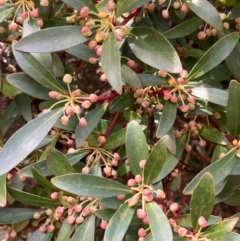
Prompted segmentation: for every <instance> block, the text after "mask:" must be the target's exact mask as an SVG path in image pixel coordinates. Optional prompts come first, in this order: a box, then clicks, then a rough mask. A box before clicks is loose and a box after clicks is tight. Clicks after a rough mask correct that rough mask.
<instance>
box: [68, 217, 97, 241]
mask: <svg viewBox="0 0 240 241" xmlns="http://www.w3.org/2000/svg"><path fill="white" fill-rule="evenodd" d="M94 233H95V215H93V214H91V215H89V216H88V217H86V219H85V220H84V222H83V224H81V226H79V228H78V229H77V230H76V232H75V234H74V235H73V237H72V238H71V241H85V240H89V241H94Z"/></svg>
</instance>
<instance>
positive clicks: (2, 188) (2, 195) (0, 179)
mask: <svg viewBox="0 0 240 241" xmlns="http://www.w3.org/2000/svg"><path fill="white" fill-rule="evenodd" d="M6 204H7V189H6V174H3V175H1V176H0V207H5V206H6ZM1 210H2V209H0V211H1ZM0 213H1V212H0ZM0 217H1V216H0ZM0 223H1V222H0Z"/></svg>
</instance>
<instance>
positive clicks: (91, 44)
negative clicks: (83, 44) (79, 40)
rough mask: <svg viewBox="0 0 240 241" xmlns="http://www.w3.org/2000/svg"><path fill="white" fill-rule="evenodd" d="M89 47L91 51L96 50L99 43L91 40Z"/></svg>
mask: <svg viewBox="0 0 240 241" xmlns="http://www.w3.org/2000/svg"><path fill="white" fill-rule="evenodd" d="M87 45H88V48H89V49H94V48H95V47H96V46H97V42H96V41H95V40H90V41H88V44H87Z"/></svg>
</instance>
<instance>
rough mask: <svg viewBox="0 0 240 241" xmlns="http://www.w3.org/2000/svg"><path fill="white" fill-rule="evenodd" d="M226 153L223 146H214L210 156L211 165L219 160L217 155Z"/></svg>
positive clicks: (226, 150)
mask: <svg viewBox="0 0 240 241" xmlns="http://www.w3.org/2000/svg"><path fill="white" fill-rule="evenodd" d="M227 152H228V149H227V147H226V146H223V145H219V144H218V145H216V147H215V149H214V152H213V155H212V161H211V162H212V163H214V162H215V161H217V160H218V159H219V155H220V154H221V153H225V154H226V153H227Z"/></svg>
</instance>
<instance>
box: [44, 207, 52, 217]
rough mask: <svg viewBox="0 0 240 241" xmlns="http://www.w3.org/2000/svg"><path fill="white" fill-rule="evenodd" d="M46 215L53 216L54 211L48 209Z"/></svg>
mask: <svg viewBox="0 0 240 241" xmlns="http://www.w3.org/2000/svg"><path fill="white" fill-rule="evenodd" d="M45 213H46V214H47V215H48V216H51V215H52V213H53V211H52V209H50V208H48V209H47V210H46V211H45Z"/></svg>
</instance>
